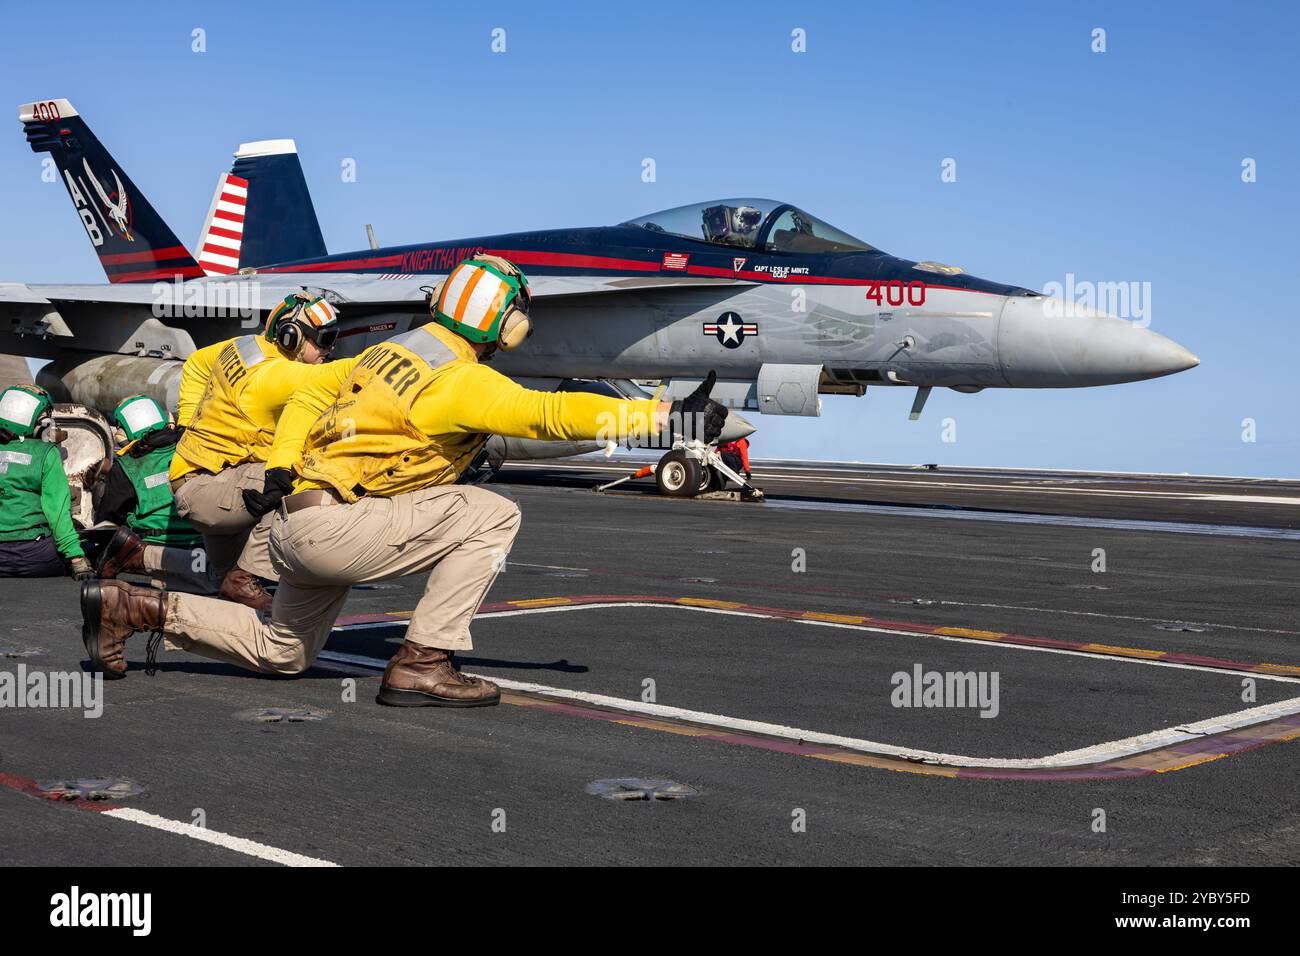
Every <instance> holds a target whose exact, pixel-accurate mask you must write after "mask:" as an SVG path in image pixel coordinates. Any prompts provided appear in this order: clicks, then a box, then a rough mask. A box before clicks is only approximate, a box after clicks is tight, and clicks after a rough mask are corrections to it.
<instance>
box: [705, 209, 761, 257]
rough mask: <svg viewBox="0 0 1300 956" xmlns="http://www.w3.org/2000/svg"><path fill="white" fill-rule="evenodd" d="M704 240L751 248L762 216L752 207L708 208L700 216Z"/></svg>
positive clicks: (756, 237) (756, 236)
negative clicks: (702, 223) (702, 221)
mask: <svg viewBox="0 0 1300 956" xmlns="http://www.w3.org/2000/svg"><path fill="white" fill-rule="evenodd" d="M702 218H703V220H704V238H705V239H707V240H708V241H709V242H720V243H723V244H724V245H728V246H745V247H746V248H753V246H754V242H755V241H756V240H757V239H758V227H759V226H761V225H762V224H763V214H762V212H760V211H759V210H758V209H756V208H755V207H754V206H724V205H721V204H720V205H717V206H709V207H708V208H706V209H705V210H704V212H703V214H702Z"/></svg>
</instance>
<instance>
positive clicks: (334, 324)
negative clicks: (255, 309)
mask: <svg viewBox="0 0 1300 956" xmlns="http://www.w3.org/2000/svg"><path fill="white" fill-rule="evenodd" d="M307 339H310V340H311V341H313V342H315V343H316V345H317V346H318V347H319V348H320V349H321V350H322V351H324V352H328V351H329V350H330V349H332V348H334V343H335V342H337V341H338V339H339V314H338V311H337V310H335V308H334V306H332V305H330V304H329V303H328V302H326V301H325V298H324V297H323V296H318V295H312V294H311V293H310V292H305V291H304V292H294V293H292V294H290V295H287V296H285V297H284V299H283V301H281V302H280V304H279V305H277V306H276V307H275V308H274V309H272V310H271V316H270V318H268V319H267V320H266V340H267V341H268V342H274V343H275V344H276V345H278V346H280V348H282V349H284V350H285V351H286V352H288V353H289V354H290V355H297V354H298V353H299V352H301V351H302V346H303V342H304V341H306V340H307Z"/></svg>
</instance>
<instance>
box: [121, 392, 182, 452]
mask: <svg viewBox="0 0 1300 956" xmlns="http://www.w3.org/2000/svg"><path fill="white" fill-rule="evenodd" d="M113 420H114V421H115V422H117V427H118V428H119V429H120V430H121V436H120V440H123V441H138V440H139V439H141V438H143V437H144V436H145V435H148V434H149V433H150V432H156V431H158V429H160V428H166V427H167V426H168V425H169V424H171V420H170V417H169V416H168V414H167V411H166V409H164V408H163V407H162V406H161V405H159V404H158V403H157V402H155V401H154V400H153V399H152V398H150V397H149V396H148V395H132V396H130V397H129V398H124V399H122V401H121V403H120V404H119V405H118V406H117V408H116V409H115V410H114V411H113Z"/></svg>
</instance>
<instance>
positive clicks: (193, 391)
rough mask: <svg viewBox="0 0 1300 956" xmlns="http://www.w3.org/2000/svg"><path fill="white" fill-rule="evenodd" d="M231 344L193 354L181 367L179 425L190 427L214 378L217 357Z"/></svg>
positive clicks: (222, 343) (178, 397)
mask: <svg viewBox="0 0 1300 956" xmlns="http://www.w3.org/2000/svg"><path fill="white" fill-rule="evenodd" d="M229 344H230V340H226V341H225V342H218V343H217V344H216V345H209V346H207V347H206V348H201V349H199V350H198V351H197V352H192V353H190V357H189V358H187V359H186V360H185V364H184V365H182V366H181V386H180V394H179V395H177V397H176V424H177V425H181V426H183V427H186V428H188V427H189V424H190V420H191V419H193V418H194V410H195V409H196V408H198V407H199V402H201V401H202V400H203V393H204V392H206V391H207V389H208V379H210V378H212V366H214V365H216V364H217V355H218V354H219V353H220V352H221V350H222V349H223V348H225V347H226V346H227V345H229Z"/></svg>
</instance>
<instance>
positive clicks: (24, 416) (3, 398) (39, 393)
mask: <svg viewBox="0 0 1300 956" xmlns="http://www.w3.org/2000/svg"><path fill="white" fill-rule="evenodd" d="M53 405H54V402H53V401H51V399H50V393H49V392H47V391H46V390H45V389H43V388H41V387H39V386H37V385H12V386H10V387H9V388H6V389H5V390H4V392H3V393H0V428H2V429H4V430H6V431H10V432H13V433H14V434H15V435H17V436H18V437H20V438H29V437H31V436H32V435H35V434H36V432H37V431H38V430H39V429H40V427H41V423H42V422H43V421H44V420H45V419H47V418H49V417H50V410H51V408H52V407H53Z"/></svg>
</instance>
